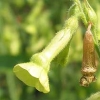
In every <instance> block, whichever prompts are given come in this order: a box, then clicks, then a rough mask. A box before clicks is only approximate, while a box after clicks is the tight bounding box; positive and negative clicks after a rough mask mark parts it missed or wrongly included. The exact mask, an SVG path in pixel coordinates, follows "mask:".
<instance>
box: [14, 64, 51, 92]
mask: <svg viewBox="0 0 100 100" xmlns="http://www.w3.org/2000/svg"><path fill="white" fill-rule="evenodd" d="M13 72H14V73H15V75H16V76H17V77H18V78H19V79H20V80H21V81H22V82H24V83H25V84H26V85H28V86H31V87H35V88H36V89H37V90H38V91H40V92H43V93H48V92H49V91H50V89H49V82H48V76H47V74H48V73H46V71H45V70H44V69H43V67H40V66H38V65H36V64H34V63H32V62H29V63H21V64H17V65H15V66H14V68H13Z"/></svg>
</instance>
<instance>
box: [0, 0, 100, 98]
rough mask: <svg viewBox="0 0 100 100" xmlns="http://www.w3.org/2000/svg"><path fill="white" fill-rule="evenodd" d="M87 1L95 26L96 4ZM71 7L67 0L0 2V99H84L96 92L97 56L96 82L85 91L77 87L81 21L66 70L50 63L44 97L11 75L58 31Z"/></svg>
mask: <svg viewBox="0 0 100 100" xmlns="http://www.w3.org/2000/svg"><path fill="white" fill-rule="evenodd" d="M89 1H90V4H91V5H92V7H93V8H94V9H95V11H96V13H97V15H98V27H99V26H100V25H99V23H100V20H99V17H100V11H99V9H100V6H99V4H100V1H99V0H89ZM71 5H72V1H71V0H0V100H85V99H86V98H87V97H89V96H90V95H91V94H93V93H95V92H97V91H99V90H100V72H99V70H100V68H99V66H100V65H99V61H98V57H97V61H96V63H97V64H98V71H97V73H96V76H97V81H96V82H95V83H92V84H91V85H90V86H89V87H87V88H85V87H81V86H80V84H79V80H80V77H81V72H80V69H81V63H82V46H83V44H82V41H83V34H84V33H85V31H86V29H85V28H84V26H83V24H82V23H81V22H80V23H79V26H80V27H79V28H78V30H77V32H76V33H75V35H74V37H73V39H72V42H71V46H70V52H69V58H68V63H67V65H66V67H63V66H59V67H57V66H56V64H55V63H54V62H53V63H52V64H51V69H50V72H49V82H50V89H51V91H50V92H49V93H48V94H43V93H41V92H38V91H37V90H36V89H35V88H33V87H29V86H26V85H25V84H24V83H22V82H21V81H20V80H18V79H17V78H16V76H15V75H14V73H13V72H12V69H13V67H14V65H15V64H17V63H22V62H28V61H29V59H30V57H31V56H32V54H34V53H37V52H39V51H41V50H42V49H43V48H44V47H45V46H47V44H48V43H49V42H50V41H51V39H52V38H53V37H54V36H55V33H56V32H57V31H59V30H60V29H62V27H63V24H64V22H65V20H66V19H68V8H69V7H70V6H71ZM98 32H100V29H98Z"/></svg>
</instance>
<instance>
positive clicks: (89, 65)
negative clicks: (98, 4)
mask: <svg viewBox="0 0 100 100" xmlns="http://www.w3.org/2000/svg"><path fill="white" fill-rule="evenodd" d="M96 70H97V69H96V64H95V49H94V41H93V36H92V33H91V31H90V26H89V27H88V29H87V31H86V33H85V36H84V40H83V61H82V69H81V72H82V74H83V76H82V78H81V80H80V84H81V85H82V86H88V85H89V84H90V83H91V82H94V81H95V76H94V73H95V72H96Z"/></svg>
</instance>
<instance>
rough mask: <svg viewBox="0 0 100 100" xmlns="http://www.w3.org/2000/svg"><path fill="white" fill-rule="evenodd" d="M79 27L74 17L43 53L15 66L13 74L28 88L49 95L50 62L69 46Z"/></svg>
mask: <svg viewBox="0 0 100 100" xmlns="http://www.w3.org/2000/svg"><path fill="white" fill-rule="evenodd" d="M77 27H78V20H77V17H76V16H72V17H71V18H69V19H68V21H67V22H66V23H65V26H64V28H63V29H62V30H61V31H59V32H58V33H57V35H56V36H55V37H54V38H53V39H52V41H51V42H50V44H49V45H48V46H47V47H46V48H45V49H44V50H43V51H42V52H41V53H37V54H34V55H33V56H32V57H31V60H30V62H27V63H21V64H17V65H15V66H14V69H13V72H14V73H15V75H16V76H17V77H18V78H19V79H20V80H22V81H23V82H24V83H25V84H27V85H28V86H32V87H35V88H36V89H37V90H39V91H41V92H43V93H48V92H49V91H50V89H49V80H48V72H49V68H50V62H51V61H52V60H53V59H54V58H55V57H56V56H57V55H58V54H59V53H60V52H61V50H62V49H64V47H65V46H67V45H68V43H69V41H70V40H71V38H72V35H73V33H74V32H75V31H76V29H77Z"/></svg>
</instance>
